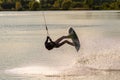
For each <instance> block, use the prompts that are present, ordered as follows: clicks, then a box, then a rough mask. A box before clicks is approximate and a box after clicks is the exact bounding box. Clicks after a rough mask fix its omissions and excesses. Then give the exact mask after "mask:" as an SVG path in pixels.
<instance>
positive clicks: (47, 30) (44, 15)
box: [43, 11, 49, 36]
mask: <svg viewBox="0 0 120 80" xmlns="http://www.w3.org/2000/svg"><path fill="white" fill-rule="evenodd" d="M43 17H44V23H45V27H46V31H47V36H49V32H48V27H47V24H46V18H45V15H44V11H43Z"/></svg>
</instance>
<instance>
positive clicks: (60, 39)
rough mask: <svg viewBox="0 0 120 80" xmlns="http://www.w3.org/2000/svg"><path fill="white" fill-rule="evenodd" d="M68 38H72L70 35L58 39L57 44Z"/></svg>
mask: <svg viewBox="0 0 120 80" xmlns="http://www.w3.org/2000/svg"><path fill="white" fill-rule="evenodd" d="M66 38H70V36H69V35H68V36H62V37H60V38H58V39H57V40H56V41H55V43H56V44H59V42H60V41H62V40H63V39H66Z"/></svg>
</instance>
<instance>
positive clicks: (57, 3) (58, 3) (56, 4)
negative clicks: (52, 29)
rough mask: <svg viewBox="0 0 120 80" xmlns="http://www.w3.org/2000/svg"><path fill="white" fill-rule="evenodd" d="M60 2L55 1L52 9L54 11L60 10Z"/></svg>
mask: <svg viewBox="0 0 120 80" xmlns="http://www.w3.org/2000/svg"><path fill="white" fill-rule="evenodd" d="M62 2H63V0H56V1H55V2H54V4H53V7H54V8H56V9H61V5H62Z"/></svg>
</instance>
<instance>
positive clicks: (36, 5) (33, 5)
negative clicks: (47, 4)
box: [29, 1, 40, 10]
mask: <svg viewBox="0 0 120 80" xmlns="http://www.w3.org/2000/svg"><path fill="white" fill-rule="evenodd" d="M29 9H30V10H39V9H40V3H39V2H37V1H31V2H29Z"/></svg>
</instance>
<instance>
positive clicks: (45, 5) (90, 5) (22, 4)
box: [0, 0, 120, 11]
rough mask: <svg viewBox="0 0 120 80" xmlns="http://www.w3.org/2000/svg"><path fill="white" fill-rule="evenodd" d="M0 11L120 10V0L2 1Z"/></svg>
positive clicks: (0, 1)
mask: <svg viewBox="0 0 120 80" xmlns="http://www.w3.org/2000/svg"><path fill="white" fill-rule="evenodd" d="M0 10H1V11H2V10H4V11H6V10H13V11H26V10H28V11H29V10H31V11H36V10H120V0H0Z"/></svg>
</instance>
